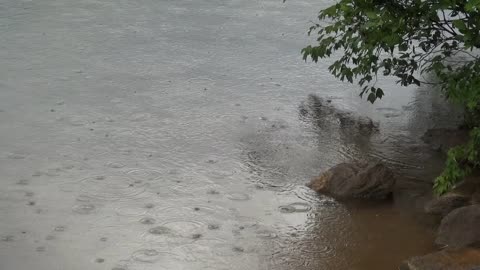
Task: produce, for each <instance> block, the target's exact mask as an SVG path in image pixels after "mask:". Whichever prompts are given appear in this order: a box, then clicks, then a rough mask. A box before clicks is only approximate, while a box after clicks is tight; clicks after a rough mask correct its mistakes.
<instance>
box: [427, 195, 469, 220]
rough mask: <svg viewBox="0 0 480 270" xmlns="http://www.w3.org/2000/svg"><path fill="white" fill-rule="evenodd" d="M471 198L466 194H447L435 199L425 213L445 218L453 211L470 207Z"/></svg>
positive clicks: (428, 205)
mask: <svg viewBox="0 0 480 270" xmlns="http://www.w3.org/2000/svg"><path fill="white" fill-rule="evenodd" d="M470 201H471V198H470V197H469V196H467V195H465V194H460V193H447V194H445V195H443V196H440V197H437V198H434V199H433V200H431V201H430V202H428V203H427V204H426V205H425V212H426V213H428V214H432V215H437V216H441V217H444V216H446V215H447V214H449V213H450V212H452V211H453V210H455V209H457V208H460V207H463V206H467V205H470Z"/></svg>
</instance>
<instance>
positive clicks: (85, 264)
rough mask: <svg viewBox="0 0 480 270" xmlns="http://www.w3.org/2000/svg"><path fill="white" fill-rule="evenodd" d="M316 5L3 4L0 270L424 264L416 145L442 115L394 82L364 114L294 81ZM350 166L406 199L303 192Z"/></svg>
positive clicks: (314, 71) (424, 153) (427, 169)
mask: <svg viewBox="0 0 480 270" xmlns="http://www.w3.org/2000/svg"><path fill="white" fill-rule="evenodd" d="M327 4H328V2H321V3H318V2H314V1H303V0H302V1H287V3H282V1H276V0H275V1H273V0H266V1H250V0H248V1H245V0H242V1H240V0H228V1H215V0H213V1H211V0H209V1H206V0H199V1H185V0H179V1H169V0H159V1H151V0H129V1H126V0H116V1H112V0H101V1H100V0H86V1H78V0H62V1H57V0H35V1H30V0H3V1H0V40H1V42H0V62H1V65H0V172H1V177H0V181H1V182H0V237H1V239H0V269H1V270H27V269H36V270H47V269H48V270H53V269H62V270H64V269H69V270H75V269H112V270H113V269H114V270H127V269H128V270H134V269H156V270H158V269H172V270H174V269H249V270H254V269H329V270H340V269H359V270H364V269H365V270H366V269H396V268H397V266H398V264H399V262H400V261H402V260H403V259H405V258H407V257H409V256H412V255H420V254H424V253H427V252H429V251H431V250H432V249H434V248H435V247H434V246H433V245H432V239H433V238H432V237H433V232H432V230H431V228H430V226H428V225H425V223H424V222H421V221H420V220H419V218H418V217H417V215H415V214H414V213H412V212H413V211H411V209H414V208H415V207H416V206H418V205H419V204H421V200H420V199H418V198H422V196H423V195H424V193H428V189H429V180H430V179H431V177H432V175H434V174H435V173H437V172H438V169H439V167H438V164H439V162H437V161H439V160H440V159H439V158H438V157H436V156H435V155H434V153H432V152H431V151H429V150H428V148H426V147H425V145H424V144H423V143H422V142H421V141H420V140H419V137H420V136H421V134H422V133H423V132H424V131H425V130H426V129H427V128H429V127H434V126H448V125H449V124H451V123H452V119H453V118H455V117H454V114H452V111H450V110H445V109H444V108H445V107H444V105H443V104H442V102H441V97H439V96H436V95H434V94H432V91H430V89H415V88H405V89H404V88H399V87H398V86H396V85H395V84H394V83H393V82H392V81H382V82H381V84H383V85H382V86H384V89H385V91H386V96H385V98H384V100H383V101H381V102H379V103H378V104H375V105H373V106H372V105H369V104H368V103H367V102H366V101H365V100H360V99H359V98H358V97H357V94H358V92H357V91H356V88H355V87H354V86H351V85H348V84H343V83H340V82H337V81H336V80H335V79H334V78H333V77H331V76H330V75H328V73H327V69H326V66H327V64H328V63H326V62H325V63H319V64H317V65H314V64H310V63H305V62H303V61H302V60H301V56H300V54H299V51H300V49H301V48H302V46H304V45H306V44H308V42H309V39H308V37H307V36H306V29H307V28H308V26H309V24H310V22H309V21H310V20H312V19H314V17H315V15H316V12H317V10H319V9H320V8H322V7H324V6H326V5H327ZM310 94H314V95H317V96H318V97H321V98H323V99H325V100H331V104H332V106H334V107H335V108H337V109H339V110H343V111H348V112H351V113H352V115H353V116H355V117H357V116H367V117H371V118H372V119H374V121H376V122H378V123H379V131H378V132H373V133H369V132H367V134H365V133H363V132H361V131H359V130H358V129H357V128H355V127H344V126H341V125H340V124H339V120H338V119H335V118H334V117H333V118H332V117H324V115H322V113H321V110H318V106H317V105H316V102H315V98H312V96H310ZM352 158H361V159H380V160H383V161H385V162H387V163H388V164H389V165H390V166H392V167H393V168H394V169H395V170H396V172H398V173H399V174H401V175H405V176H406V177H407V178H408V179H410V181H404V183H406V184H405V185H404V186H403V187H402V189H401V190H402V192H400V193H399V194H400V196H399V197H398V198H396V200H395V201H394V202H393V203H387V204H364V203H356V204H342V203H339V202H336V201H335V200H333V199H331V198H328V197H325V196H321V195H317V194H315V193H313V192H312V191H310V190H309V189H308V188H306V187H305V185H304V184H305V183H306V182H308V181H309V179H311V178H312V177H314V176H316V175H318V174H319V173H320V172H321V171H322V170H325V169H327V168H329V167H331V166H333V165H335V164H337V163H339V162H342V161H346V160H350V159H352ZM412 187H415V188H412Z"/></svg>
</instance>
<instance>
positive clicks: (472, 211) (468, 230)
mask: <svg viewBox="0 0 480 270" xmlns="http://www.w3.org/2000/svg"><path fill="white" fill-rule="evenodd" d="M435 242H436V243H437V244H439V245H446V246H449V247H452V248H461V247H468V246H472V245H476V244H479V243H480V205H470V206H465V207H461V208H458V209H455V210H453V211H452V212H450V213H449V214H448V215H447V216H446V217H445V218H443V220H442V222H441V224H440V227H439V229H438V234H437V239H436V240H435Z"/></svg>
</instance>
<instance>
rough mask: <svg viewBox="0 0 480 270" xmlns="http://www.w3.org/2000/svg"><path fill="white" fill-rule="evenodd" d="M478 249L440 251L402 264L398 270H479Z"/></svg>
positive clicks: (479, 252) (479, 254)
mask: <svg viewBox="0 0 480 270" xmlns="http://www.w3.org/2000/svg"><path fill="white" fill-rule="evenodd" d="M479 269H480V249H473V248H465V249H459V250H442V251H439V252H435V253H431V254H428V255H425V256H421V257H413V258H410V259H408V260H407V261H405V262H403V263H402V265H401V266H400V270H479Z"/></svg>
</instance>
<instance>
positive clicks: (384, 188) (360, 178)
mask: <svg viewBox="0 0 480 270" xmlns="http://www.w3.org/2000/svg"><path fill="white" fill-rule="evenodd" d="M394 184H395V176H394V174H393V172H392V171H391V170H390V169H389V168H388V167H386V166H385V165H383V164H382V163H341V164H338V165H336V166H334V167H333V168H331V169H329V170H328V171H326V172H324V173H323V174H321V175H320V176H319V177H317V178H315V179H313V180H312V181H311V182H310V183H309V184H308V187H310V188H311V189H313V190H315V191H316V192H319V193H324V194H327V195H331V196H332V197H335V198H339V199H348V198H366V199H385V198H387V197H389V196H390V195H391V194H392V192H393V187H394Z"/></svg>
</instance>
